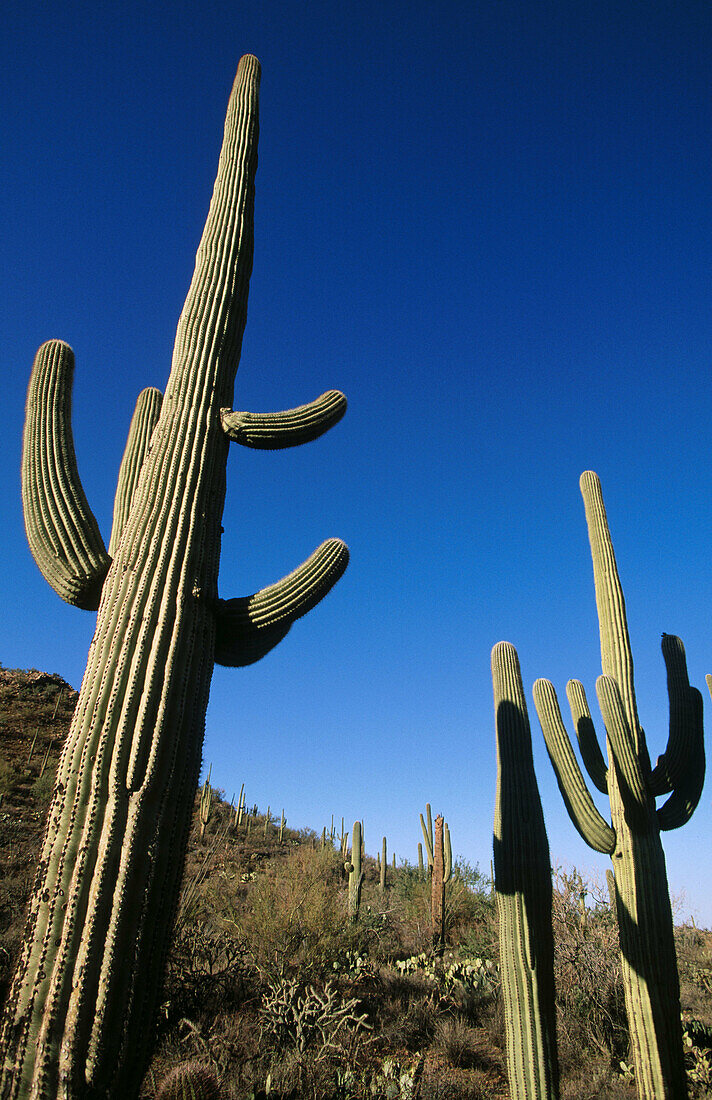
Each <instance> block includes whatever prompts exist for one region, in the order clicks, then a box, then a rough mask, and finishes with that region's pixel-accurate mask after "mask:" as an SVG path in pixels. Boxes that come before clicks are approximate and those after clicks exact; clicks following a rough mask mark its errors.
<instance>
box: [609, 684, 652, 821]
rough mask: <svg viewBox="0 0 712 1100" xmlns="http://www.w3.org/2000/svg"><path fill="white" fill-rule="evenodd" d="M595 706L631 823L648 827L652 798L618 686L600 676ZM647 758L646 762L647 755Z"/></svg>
mask: <svg viewBox="0 0 712 1100" xmlns="http://www.w3.org/2000/svg"><path fill="white" fill-rule="evenodd" d="M596 694H597V696H598V705H599V706H600V708H601V714H602V715H603V724H604V725H605V727H606V733H607V734H608V743H609V745H610V746H611V752H612V754H613V758H614V760H615V762H616V767H617V768H618V779H619V784H620V790H621V795H622V798H623V802H624V803H625V808H626V811H627V813H628V815H629V819H630V820H631V823H635V824H636V825H637V827H638V828H640V829H645V828H647V827H648V824H649V822H648V817H649V815H650V813H651V812H652V809H653V801H652V797H651V795H650V793H649V791H648V789H647V787H646V782H645V780H646V777H645V775H644V774H643V769H642V768H641V765H640V760H639V758H638V755H637V754H636V751H635V746H634V744H633V734H632V731H631V728H630V726H629V725H628V718H627V715H626V713H625V708H624V706H623V699H622V698H621V693H620V691H619V688H618V684H617V683H616V681H615V680H614V679H613V677H612V676H599V677H598V679H597V680H596ZM645 755H646V758H647V754H645Z"/></svg>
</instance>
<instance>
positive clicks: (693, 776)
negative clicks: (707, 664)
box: [657, 688, 705, 831]
mask: <svg viewBox="0 0 712 1100" xmlns="http://www.w3.org/2000/svg"><path fill="white" fill-rule="evenodd" d="M690 697H691V708H690V709H691V725H693V726H694V728H695V730H696V735H695V737H694V740H692V739H691V745H690V747H689V749H688V751H687V762H688V763H687V770H686V771H685V772H684V773H683V774H682V775H681V776H680V778H679V779H678V781H677V784H676V786H675V788H674V790H673V792H672V794H671V795H670V797H669V798H668V800H667V802H665V803H664V804H663V805H662V806H661V807H660V809H659V810H658V811H657V816H658V826H659V827H660V828H661V829H663V830H665V831H667V830H669V829H679V828H680V826H681V825H685V824H686V822H688V821H689V820H690V818H691V817H692V815H693V813H694V812H695V810H696V809H697V804H698V802H699V801H700V798H701V796H702V788H703V786H704V783H705V742H704V732H703V724H702V722H703V720H702V695H701V693H700V692H699V691H697V689H696V688H690Z"/></svg>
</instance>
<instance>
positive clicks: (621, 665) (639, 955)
mask: <svg viewBox="0 0 712 1100" xmlns="http://www.w3.org/2000/svg"><path fill="white" fill-rule="evenodd" d="M580 484H581V493H582V496H583V500H584V505H585V508H586V520H587V523H588V535H589V541H590V544H591V557H592V559H593V577H594V585H595V589H596V604H597V607H598V621H599V627H600V637H601V664H602V667H603V675H602V676H599V678H598V680H597V682H596V690H597V693H598V701H599V704H600V707H601V713H602V715H603V720H604V724H605V728H606V735H607V746H608V760H609V764H608V766H607V765H606V762H605V760H604V758H603V754H602V752H601V749H600V747H599V744H598V740H597V738H596V733H595V730H594V728H593V721H592V719H591V713H590V710H589V708H588V702H587V700H586V694H585V692H584V689H583V685H582V684H581V683H580V682H579V681H578V680H570V681H569V683H568V685H567V688H566V694H567V696H568V700H569V706H570V708H571V713H572V716H573V721H574V725H575V727H576V732H577V735H578V742H579V748H580V751H581V757H582V759H583V762H584V765H585V767H586V770H587V771H588V773H589V775H590V777H591V780H592V782H593V783H594V785H595V786H596V787H597V788H598V789H599V790H600V791H602V792H603V793H605V794H607V795H608V799H609V802H610V808H611V824H609V823H608V822H607V821H605V820H604V819H603V817H602V816H601V814H600V813H599V812H598V810H597V809H596V806H595V805H594V802H593V799H592V798H591V795H590V793H589V790H588V788H587V786H586V783H585V780H584V778H583V775H582V773H581V769H580V768H579V765H578V762H577V760H576V757H575V755H574V751H573V748H572V746H571V742H570V740H569V736H568V734H567V732H566V728H565V726H564V723H563V719H562V717H561V711H560V709H559V704H558V700H557V698H556V693H555V691H554V687H553V685H552V684H551V683H550V682H549V681H548V680H537V682H536V683H535V684H534V702H535V704H536V709H537V712H538V714H539V720H540V722H541V725H542V729H543V731H544V737H545V740H546V746H547V749H548V752H549V756H550V758H551V762H552V764H553V766H554V770H555V772H556V778H557V780H558V783H559V788H560V790H561V793H562V795H563V798H564V802H565V803H566V808H567V810H568V811H569V815H570V817H571V820H572V821H573V823H574V825H575V826H576V828H577V829H578V831H579V833H580V834H581V836H582V837H583V839H584V840H585V841H586V842H587V843H588V844H589V845H590V846H591V847H592V848H595V849H596V850H597V851H599V852H604V853H607V854H608V855H610V857H611V859H612V861H613V869H614V874H615V901H616V911H617V915H618V929H619V937H620V948H621V968H622V974H623V986H624V990H625V998H626V1008H627V1013H628V1023H629V1027H630V1036H631V1046H632V1048H633V1056H634V1060H635V1081H636V1086H637V1089H638V1095H639V1096H640V1097H641V1098H645V1100H663V1098H665V1097H676V1098H677V1097H685V1096H687V1083H686V1076H685V1065H684V1059H683V1047H682V1032H681V1027H680V987H679V979H678V970H677V961H676V957H675V942H674V938H673V923H672V913H671V910H670V896H669V893H668V885H667V875H666V871H665V856H664V854H663V849H662V844H661V842H660V831H661V830H662V829H675V828H677V827H678V826H679V825H683V824H684V823H685V822H686V821H687V820H688V819H689V818H690V816H691V815H692V813H693V811H694V809H695V807H696V805H697V802H698V801H699V798H700V795H701V793H702V785H703V782H704V774H705V753H704V744H703V731H702V696H701V695H700V693H699V691H697V689H696V688H692V687H690V682H689V679H688V675H687V665H686V661H685V650H684V648H683V645H682V642H681V641H680V639H679V638H676V637H674V636H673V635H671V634H663V638H662V650H663V657H664V659H665V665H666V668H667V685H668V696H669V700H670V729H669V736H668V742H667V748H666V749H665V752H664V753H663V755H662V756H661V757H659V758H658V762H657V764H656V766H655V767H654V768H651V765H650V757H649V755H648V748H647V745H646V741H645V735H644V733H643V729H642V727H641V725H640V722H639V720H638V710H637V706H636V701H635V688H634V685H633V655H632V652H631V647H630V638H629V635H628V623H627V620H626V613H625V600H624V598H623V589H622V586H621V583H620V578H619V576H618V567H617V565H616V559H615V554H614V552H613V543H612V540H611V535H610V531H609V528H608V520H607V518H606V511H605V508H604V505H603V495H602V493H601V484H600V481H599V479H598V477H597V475H596V474H594V473H593V472H591V471H586V472H585V473H583V474H582V475H581V483H580ZM670 792H672V793H670ZM663 794H670V797H669V798H668V800H667V802H665V804H664V805H663V806H661V807H660V809H656V807H655V798H656V796H658V795H663Z"/></svg>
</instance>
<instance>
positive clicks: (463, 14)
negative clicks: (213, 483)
mask: <svg viewBox="0 0 712 1100" xmlns="http://www.w3.org/2000/svg"><path fill="white" fill-rule="evenodd" d="M247 52H250V53H254V54H256V55H257V56H258V57H259V58H260V61H261V62H262V91H261V123H260V163H259V169H258V175H257V195H256V228H255V264H254V273H253V277H252V283H251V289H250V304H249V309H248V320H247V329H246V333H245V340H244V345H243V355H242V362H241V366H240V370H239V372H238V375H237V384H236V395H235V407H236V408H240V409H243V408H244V409H253V410H270V409H280V408H288V407H290V406H293V405H297V404H301V403H303V402H304V401H307V400H310V399H311V398H313V397H315V396H316V395H317V394H319V393H321V392H322V391H323V390H325V389H329V388H332V387H335V388H339V389H342V390H343V391H344V392H345V393H346V394H347V396H348V398H349V409H348V412H347V415H346V417H345V419H344V420H343V421H342V422H341V423H340V424H339V425H338V426H337V427H336V428H335V429H334V430H333V431H332V432H330V433H328V434H327V435H326V436H324V437H323V438H322V439H320V440H318V441H317V442H315V443H312V444H310V445H308V446H305V447H302V448H297V449H295V450H290V451H285V452H282V453H273V454H270V453H259V452H254V453H253V452H249V451H247V450H245V449H243V448H239V447H237V448H234V449H233V451H232V453H231V455H230V460H229V490H228V498H227V503H226V509H225V519H224V527H225V536H224V540H223V549H222V564H221V574H220V591H221V595H222V596H223V597H226V598H228V597H231V596H236V595H244V594H247V593H249V592H253V591H255V589H257V588H259V587H261V586H263V585H265V584H268V583H270V582H271V581H273V580H276V579H277V578H278V577H280V576H282V575H283V574H284V573H286V572H289V571H290V570H291V569H292V568H293V567H294V566H295V565H296V564H298V563H299V562H301V561H303V560H304V558H305V557H306V556H307V555H308V554H309V553H310V552H311V550H312V549H313V547H314V546H316V545H317V544H318V543H319V542H321V541H322V539H324V538H326V537H327V536H330V535H339V536H341V537H342V538H344V539H345V540H346V542H348V544H349V546H350V548H351V564H350V566H349V569H348V570H347V573H346V575H345V576H344V578H343V579H342V580H341V581H340V582H339V584H338V585H337V587H336V588H335V589H334V591H333V592H332V593H331V594H330V595H329V596H328V597H327V599H326V600H325V601H324V603H323V604H321V605H320V606H319V607H318V608H317V609H316V610H314V611H313V612H312V613H311V614H310V615H309V616H308V617H307V618H306V619H304V620H302V621H300V622H299V623H297V624H296V625H295V626H294V627H293V628H292V630H291V632H290V634H289V636H288V637H287V638H286V640H285V641H284V642H283V643H282V644H281V645H280V646H279V647H278V649H276V650H274V651H273V652H272V653H271V654H270V655H269V656H268V657H266V658H265V659H264V660H263V661H262V662H261V663H260V664H258V665H255V666H253V667H251V668H247V669H243V670H232V671H231V670H226V669H221V668H216V669H215V674H214V677H213V685H212V692H211V702H210V707H209V710H208V715H207V726H206V738H205V750H204V759H205V763H206V765H207V764H208V763H209V762H212V765H213V779H214V781H216V782H217V783H218V784H219V785H220V786H222V787H223V788H224V789H225V791H226V793H227V795H228V797H229V796H230V795H231V794H232V793H233V791H238V790H239V787H240V784H241V783H242V782H244V783H245V787H246V793H247V798H248V801H249V802H250V803H252V802H257V803H258V804H259V805H260V806H261V807H262V808H265V807H266V806H267V804H268V803H269V804H270V805H271V806H272V808H273V809H275V810H276V811H277V812H279V811H280V810H281V809H282V807H284V810H285V813H286V816H287V820H288V823H289V824H290V825H293V826H296V827H299V826H302V825H309V826H312V827H313V828H315V829H317V830H319V831H320V830H321V827H322V825H324V824H329V823H330V821H331V815H332V814H333V815H334V817H335V820H336V823H337V825H339V826H340V823H341V816H342V815H343V816H344V817H345V819H346V822H347V827H348V828H350V826H351V823H352V822H353V820H354V819H355V818H357V817H358V818H363V820H364V822H365V837H366V846H367V849H368V850H369V851H370V852H375V851H376V850H377V849H378V848H379V846H380V840H381V837H382V835H383V834H385V835H386V836H387V838H388V844H389V851H392V850H395V852H396V855H397V857H407V858H409V859H411V860H414V859H415V858H416V852H417V843H418V840H419V839H420V829H419V824H418V814H419V812H420V811H421V810H423V809H424V807H425V803H426V801H430V802H431V803H432V806H433V812H434V813H435V812H440V811H441V812H443V813H444V814H445V816H446V818H447V820H448V821H449V824H450V829H451V834H452V838H453V847H454V850H455V853H456V854H459V855H462V856H464V857H465V858H466V859H468V860H469V861H470V862H471V863H475V862H478V863H479V864H480V867H481V868H482V869H483V870H485V871H487V872H488V871H489V861H490V856H491V834H492V813H493V802H494V790H495V748H494V721H493V705H492V687H491V679H490V670H489V662H490V650H491V648H492V646H493V644H494V643H495V642H497V641H499V640H501V639H506V640H508V641H510V642H512V643H513V644H514V645H516V646H517V648H518V650H519V654H520V659H521V663H522V670H523V675H524V681H525V685H526V686H527V692H528V695H529V698H531V696H530V688H531V684H532V683H533V681H534V680H535V679H536V678H537V677H539V676H546V677H549V678H550V679H552V680H553V681H554V683H555V684H556V686H557V689H558V690H559V693H560V695H561V696H563V691H564V686H565V683H566V680H567V679H568V678H569V677H577V678H579V679H582V680H583V681H584V683H585V684H586V686H587V689H588V692H589V698H590V699H592V700H593V699H594V697H595V692H594V683H595V679H596V676H597V675H598V673H599V672H600V657H599V650H598V633H597V622H596V612H595V601H594V594H593V581H592V572H591V565H590V558H589V551H588V540H587V536H586V527H585V521H584V515H583V506H582V503H581V499H580V495H579V490H578V478H579V475H580V473H581V472H582V471H583V470H585V469H594V470H596V471H597V472H598V473H599V475H600V477H601V480H602V483H603V490H604V497H605V500H606V504H607V507H608V514H609V520H610V523H611V528H612V532H613V537H614V541H615V546H616V552H617V556H618V562H619V567H620V571H621V575H622V579H623V584H624V588H625V593H626V599H627V606H628V615H629V625H630V630H631V635H632V641H633V650H634V656H635V660H636V687H637V694H638V704H639V710H640V716H641V721H642V723H643V725H644V727H645V729H646V732H647V736H648V743H649V747H650V752H651V756H652V757H653V759H655V757H656V756H657V755H658V753H660V752H662V751H663V749H664V747H665V742H666V738H667V695H666V687H665V674H664V666H663V662H662V657H661V655H660V635H661V632H662V631H666V632H668V633H676V634H679V635H680V636H681V637H682V638H683V639H684V641H685V644H686V647H687V652H688V659H689V668H690V673H691V678H692V681H693V683H696V684H697V685H698V686H701V687H704V675H705V673H706V672H709V671H712V637H711V636H710V612H711V610H712V572H711V570H710V550H711V546H712V537H711V536H712V530H711V525H710V515H711V505H712V501H711V499H710V497H711V488H710V486H711V485H712V448H711V447H710V442H709V439H710V434H711V425H712V394H711V393H710V387H709V384H708V382H705V379H709V374H710V370H709V367H710V354H711V352H712V185H711V177H710V137H711V135H712V97H711V96H710V90H711V89H710V72H712V9H710V6H709V3H707V0H701V2H699V3H696V2H691V0H675V2H672V0H671V2H658V0H641V2H637V0H624V2H623V3H621V2H620V0H616V2H609V0H602V2H601V3H597V4H589V3H583V2H579V0H553V2H546V3H540V2H538V0H516V2H515V0H481V2H477V3H473V2H471V0H468V2H465V0H457V2H455V0H435V2H433V0H407V2H406V0H398V2H387V3H383V0H378V2H376V0H339V2H338V3H337V2H335V0H313V2H310V3H304V2H303V0H284V2H276V0H240V2H239V3H236V2H235V0H230V2H229V3H227V2H225V3H221V2H217V0H203V2H200V3H198V2H197V0H194V2H192V3H187V2H185V0H172V2H171V3H170V4H168V3H161V4H157V3H154V4H152V3H150V2H148V3H147V2H144V0H142V2H141V3H137V2H136V0H123V2H122V3H121V4H119V3H104V4H96V3H91V4H90V3H72V2H64V3H61V2H60V3H58V4H49V3H42V4H40V3H37V2H35V0H23V2H22V3H20V2H19V0H10V3H9V9H6V10H5V15H4V17H3V34H2V38H1V39H0V55H1V56H0V94H1V98H2V103H3V110H2V113H1V115H0V146H1V147H2V150H3V158H2V160H3V168H2V176H3V178H2V196H3V218H2V222H3V231H2V234H1V240H0V250H1V254H2V264H1V265H0V281H1V283H2V286H1V287H0V302H1V305H0V318H1V319H0V346H1V351H2V362H3V378H4V386H3V412H4V416H3V420H4V425H3V431H2V433H1V434H0V464H1V467H2V472H1V475H0V508H1V515H2V539H1V540H0V569H1V572H0V576H1V577H2V614H1V615H0V661H2V663H3V664H4V665H5V666H6V667H13V666H18V667H36V668H41V669H44V670H47V671H55V672H59V673H60V674H61V675H62V676H64V677H65V678H66V679H67V680H69V681H70V683H72V684H73V685H74V686H76V687H79V684H80V681H81V677H82V673H83V670H84V663H85V658H86V651H87V648H88V645H89V642H90V640H91V635H92V631H93V628H94V616H93V615H92V614H90V613H87V612H81V611H78V610H76V609H73V608H70V607H69V606H67V605H65V604H63V603H62V602H61V601H60V599H59V598H58V597H57V596H56V595H55V594H54V593H53V592H52V591H51V590H50V589H49V588H48V587H47V585H46V583H45V582H44V580H43V579H42V577H41V576H40V573H39V571H38V570H37V568H36V567H35V565H34V563H33V561H32V559H31V557H30V554H29V551H28V549H27V547H26V543H25V537H24V530H23V521H22V513H21V506H20V490H19V461H20V443H21V433H22V419H23V405H24V399H25V391H26V386H27V379H28V376H29V371H30V366H31V363H32V358H33V355H34V352H35V350H36V348H37V346H38V345H39V344H40V343H41V342H42V341H44V340H46V339H49V338H52V337H57V338H61V339H64V340H66V341H67V342H68V343H70V344H71V345H72V346H73V348H74V349H75V353H76V359H77V366H76V373H75V385H74V406H73V408H74V412H73V415H74V432H75V443H76V449H77V454H78V460H79V467H80V471H81V474H82V478H83V482H84V487H85V489H86V493H87V496H88V498H89V500H90V502H91V504H92V507H93V509H94V512H95V514H96V516H97V518H98V520H99V523H100V525H101V527H102V530H103V531H104V533H105V538H106V539H107V541H108V535H109V526H110V521H111V512H112V506H113V493H114V488H115V483H116V473H117V469H118V465H119V462H120V459H121V454H122V451H123V447H124V442H125V438H126V431H127V428H128V424H129V420H130V418H131V414H132V411H133V405H134V401H135V398H136V395H137V393H138V391H139V390H140V389H142V388H143V387H144V386H147V385H156V386H159V387H160V388H163V386H164V384H165V381H166V378H167V375H168V368H169V363H170V356H171V350H172V344H173V337H174V334H175V326H176V322H177V319H178V315H179V313H180V310H181V307H182V304H183V300H184V297H185V293H186V290H187V287H188V284H189V281H190V277H191V274H192V270H193V263H194V256H195V250H196V247H197V244H198V241H199V238H200V234H201V231H202V226H203V222H204V219H205V215H206V212H207V207H208V203H209V199H210V194H211V189H212V183H213V179H214V175H215V168H216V164H217V157H218V152H219V148H220V143H221V138H222V126H223V121H224V114H225V107H226V103H227V98H228V95H229V91H230V87H231V83H232V79H233V76H234V72H235V69H236V66H237V62H238V59H239V57H240V56H241V54H243V53H247ZM705 695H706V707H705V709H706V714H707V716H709V714H710V713H712V704H711V703H710V699H709V696H708V695H707V693H706V689H705ZM530 713H531V717H532V731H533V738H534V746H535V762H536V767H537V773H538V777H539V783H540V787H541V791H542V799H543V803H544V812H545V816H546V822H547V828H548V833H549V840H550V846H551V852H552V857H553V859H554V860H555V861H557V862H562V863H565V864H568V865H572V864H573V865H576V866H577V867H579V868H582V869H584V870H587V871H591V872H593V873H596V874H599V875H601V876H602V874H603V870H604V869H605V866H606V860H605V859H604V858H603V857H599V856H596V855H595V854H594V853H592V852H591V851H590V850H589V849H588V848H587V847H586V846H585V844H584V843H583V841H582V840H580V839H579V837H578V834H577V833H576V832H575V831H574V829H573V826H572V825H571V824H570V822H569V821H568V818H567V816H566V813H565V810H564V808H563V805H562V802H561V799H560V796H559V793H558V790H557V788H556V784H555V780H554V778H553V773H552V770H551V767H550V765H549V762H548V759H547V757H546V753H545V750H544V748H543V739H542V735H541V730H540V728H539V724H538V721H537V720H536V717H535V714H534V710H533V704H531V703H530ZM708 723H709V717H708ZM599 729H600V722H599ZM707 745H708V749H709V740H708V741H707ZM597 797H598V796H597ZM599 806H600V807H601V809H602V810H604V812H605V804H604V803H603V802H602V801H599ZM711 837H712V812H711V807H710V785H709V784H708V785H707V788H706V789H705V792H704V793H703V796H702V802H701V805H700V807H699V809H698V811H697V813H696V815H695V816H694V817H693V819H692V821H691V822H690V823H689V824H688V825H687V826H685V827H684V828H683V829H681V830H679V831H677V832H675V833H668V834H666V838H665V848H666V853H667V859H668V870H669V878H670V883H671V888H672V892H673V894H674V895H681V894H682V893H683V892H684V895H685V900H684V904H683V905H682V908H681V909H680V915H681V916H685V915H688V914H690V913H692V914H694V915H695V918H696V919H697V920H698V921H699V922H701V923H704V924H706V925H708V926H709V925H711V924H712V876H710V874H709V869H710V857H709V851H710V838H711Z"/></svg>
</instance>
